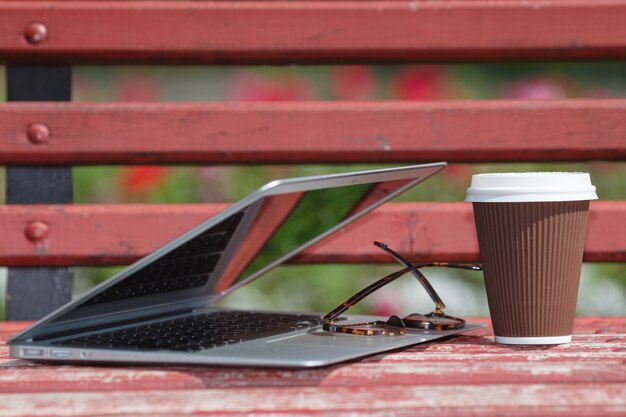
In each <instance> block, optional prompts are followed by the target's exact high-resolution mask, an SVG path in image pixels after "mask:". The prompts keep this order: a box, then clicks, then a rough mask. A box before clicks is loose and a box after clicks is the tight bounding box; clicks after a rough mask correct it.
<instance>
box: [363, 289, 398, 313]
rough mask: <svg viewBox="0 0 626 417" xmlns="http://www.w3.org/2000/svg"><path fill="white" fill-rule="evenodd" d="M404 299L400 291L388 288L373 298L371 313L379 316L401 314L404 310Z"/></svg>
mask: <svg viewBox="0 0 626 417" xmlns="http://www.w3.org/2000/svg"><path fill="white" fill-rule="evenodd" d="M403 307H404V306H403V299H402V293H401V292H400V290H398V289H395V288H388V289H386V290H385V291H383V292H380V293H378V294H375V295H373V296H372V299H371V301H370V302H369V312H368V313H371V314H374V315H377V316H391V315H392V314H399V313H400V311H402V309H403Z"/></svg>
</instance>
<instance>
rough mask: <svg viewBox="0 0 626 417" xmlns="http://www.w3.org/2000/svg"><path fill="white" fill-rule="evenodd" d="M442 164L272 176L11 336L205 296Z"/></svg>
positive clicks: (109, 319) (263, 268) (187, 303)
mask: <svg viewBox="0 0 626 417" xmlns="http://www.w3.org/2000/svg"><path fill="white" fill-rule="evenodd" d="M445 165H446V164H445V163H443V162H442V163H435V164H426V165H416V166H408V167H399V168H389V169H380V170H371V171H359V172H352V173H341V174H330V175H321V176H314V177H299V178H290V179H284V180H276V181H272V182H270V183H268V184H266V185H265V186H263V187H261V188H260V189H259V190H257V191H256V192H254V193H252V194H250V195H248V196H247V197H246V198H244V199H242V200H240V201H239V202H237V203H234V204H233V205H232V206H230V207H229V208H227V209H225V210H224V211H222V212H220V213H218V214H217V215H215V216H213V217H212V218H210V219H209V220H207V221H206V222H204V223H202V224H201V225H199V226H197V227H196V228H194V229H192V230H191V231H189V232H187V233H185V234H184V235H182V236H180V237H179V238H177V239H175V240H173V241H172V242H170V243H168V244H167V245H165V246H163V247H161V248H160V249H158V250H156V251H155V252H153V253H152V254H150V255H148V256H146V257H144V258H142V259H141V260H139V261H137V262H135V263H134V264H133V265H130V266H129V267H128V268H126V269H124V270H123V271H121V272H120V273H118V274H116V275H115V276H113V277H112V278H110V279H109V280H107V281H106V282H104V283H102V284H100V285H99V286H97V287H95V288H94V289H92V290H91V291H89V292H88V293H86V294H85V295H83V296H82V297H80V298H78V299H76V300H74V301H72V302H71V303H69V304H67V305H65V306H63V307H61V308H60V309H58V310H57V311H55V312H53V313H52V314H50V315H49V316H47V317H45V318H44V319H42V320H40V321H39V322H38V323H36V324H35V325H34V326H32V327H31V328H29V329H26V330H25V331H24V332H22V333H21V334H19V335H17V336H16V337H15V338H14V339H13V340H18V339H20V340H24V339H29V338H32V337H36V336H42V335H47V334H51V333H56V332H59V331H63V332H64V331H75V330H77V329H80V328H83V327H90V326H94V325H106V324H107V323H118V322H122V321H127V320H130V321H134V320H137V319H140V318H143V317H152V316H155V315H161V314H163V315H168V314H172V313H174V312H176V311H179V310H181V309H190V308H195V307H200V306H205V305H208V304H211V303H212V302H215V301H217V300H218V299H220V298H221V297H223V296H224V295H226V294H228V293H229V292H231V291H233V290H234V289H236V288H239V287H240V286H242V285H245V284H246V283H248V282H250V281H252V280H254V279H256V278H258V277H260V276H262V275H263V274H265V273H266V272H268V271H269V270H271V269H273V268H275V267H276V266H278V265H280V264H281V263H283V262H285V261H287V260H289V259H291V258H293V257H294V256H296V255H297V254H298V253H300V252H302V251H303V250H305V249H306V248H308V247H310V246H312V245H313V244H315V243H317V242H319V241H320V240H322V239H323V238H325V237H326V236H328V235H330V234H332V233H334V232H335V231H337V230H339V229H341V228H342V227H344V226H345V225H347V224H348V223H350V222H352V221H354V220H356V219H357V218H359V217H361V216H363V215H364V214H366V213H367V212H369V211H371V210H373V209H374V208H376V207H377V206H379V205H381V204H382V203H384V202H385V201H388V200H390V199H392V198H394V197H395V196H397V195H399V194H400V193H402V192H404V191H406V190H407V189H409V188H411V187H413V186H414V185H416V184H418V183H420V182H422V181H424V180H425V179H427V178H428V177H430V176H432V175H433V174H435V173H436V172H438V171H440V170H441V169H443V167H444V166H445ZM374 238H375V236H372V239H374Z"/></svg>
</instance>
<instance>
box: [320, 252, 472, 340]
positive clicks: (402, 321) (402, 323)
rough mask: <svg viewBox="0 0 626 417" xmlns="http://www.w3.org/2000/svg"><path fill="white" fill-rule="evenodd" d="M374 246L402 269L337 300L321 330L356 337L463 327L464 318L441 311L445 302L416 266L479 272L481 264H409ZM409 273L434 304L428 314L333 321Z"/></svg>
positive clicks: (325, 318) (419, 267)
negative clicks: (350, 295)
mask: <svg viewBox="0 0 626 417" xmlns="http://www.w3.org/2000/svg"><path fill="white" fill-rule="evenodd" d="M374 245H375V246H376V247H378V248H380V249H382V250H384V251H385V252H387V253H388V254H390V255H391V256H393V257H394V258H395V259H396V260H397V261H398V262H400V263H401V264H402V265H404V266H406V268H404V269H401V270H399V271H396V272H394V273H391V274H389V275H387V276H384V277H382V278H381V279H379V280H378V281H376V282H374V283H373V284H371V285H369V286H368V287H365V288H364V289H362V290H361V291H359V292H357V293H356V294H354V295H353V296H352V297H350V298H348V299H347V300H346V301H344V302H343V303H341V305H339V306H338V307H337V308H335V309H334V310H333V311H331V312H330V313H328V314H327V315H326V316H324V324H323V325H322V328H323V329H324V330H326V331H328V332H334V333H347V334H353V335H359V336H400V335H403V334H406V332H407V329H421V330H452V329H460V328H462V327H464V326H465V320H463V319H461V318H458V317H452V316H447V315H446V314H445V313H444V311H443V309H444V308H445V307H446V306H445V304H444V303H443V301H442V300H441V297H439V295H438V294H437V292H436V291H435V289H434V288H433V286H432V285H430V282H428V280H427V279H426V277H425V276H424V274H422V272H421V271H420V269H421V268H456V269H467V270H470V271H481V270H482V267H481V265H480V264H463V263H461V264H456V263H450V262H425V263H415V264H412V263H411V262H409V261H407V260H406V259H405V258H403V257H402V256H401V255H400V254H398V253H397V252H396V251H394V250H393V249H391V248H389V246H387V244H385V243H381V242H374ZM409 272H410V273H411V274H412V275H413V276H414V277H415V278H416V279H417V280H418V281H419V283H420V284H422V286H423V287H424V289H425V290H426V292H427V293H428V295H429V296H430V298H431V299H432V300H433V302H434V303H435V310H434V311H433V312H431V313H428V314H417V313H413V314H409V315H408V316H406V317H404V318H400V317H398V316H395V315H394V316H391V317H389V319H387V320H386V321H382V320H377V321H373V322H368V323H357V324H338V323H337V319H338V318H339V316H341V315H342V314H343V313H344V312H345V311H347V310H349V309H351V308H352V307H354V306H355V305H356V303H358V302H359V301H361V300H362V299H364V298H365V297H367V296H368V295H370V294H372V293H373V292H374V291H376V290H378V289H380V288H382V287H384V286H385V285H387V284H389V283H391V282H393V281H395V280H396V279H398V278H400V277H401V276H404V275H405V274H408V273H409Z"/></svg>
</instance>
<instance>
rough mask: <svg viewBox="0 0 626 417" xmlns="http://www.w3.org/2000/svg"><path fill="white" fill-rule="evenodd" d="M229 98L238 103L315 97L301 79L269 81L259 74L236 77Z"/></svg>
mask: <svg viewBox="0 0 626 417" xmlns="http://www.w3.org/2000/svg"><path fill="white" fill-rule="evenodd" d="M229 96H230V97H231V98H232V99H233V100H237V101H294V100H306V99H309V98H312V97H313V93H312V90H311V86H310V85H309V83H308V82H307V81H306V80H304V79H300V78H295V77H288V78H283V79H280V80H275V79H267V78H264V77H261V76H260V75H258V74H253V73H243V74H238V75H235V76H234V77H233V79H232V82H231V87H230V94H229Z"/></svg>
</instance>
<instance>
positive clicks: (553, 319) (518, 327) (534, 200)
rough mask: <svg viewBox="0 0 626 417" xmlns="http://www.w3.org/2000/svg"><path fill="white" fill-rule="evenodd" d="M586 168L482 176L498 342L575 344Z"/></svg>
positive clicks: (483, 245) (476, 183)
mask: <svg viewBox="0 0 626 417" xmlns="http://www.w3.org/2000/svg"><path fill="white" fill-rule="evenodd" d="M597 198H598V197H597V195H596V192H595V187H594V186H593V185H592V184H591V178H590V177H589V174H587V173H569V172H527V173H494V174H478V175H474V176H473V177H472V183H471V186H470V188H468V190H467V198H466V201H470V202H472V203H473V208H474V219H475V221H476V231H477V235H478V244H479V248H480V257H481V262H482V264H483V272H484V276H485V287H486V289H487V299H488V302H489V311H490V314H491V320H492V323H493V329H494V334H495V338H496V342H498V343H505V344H557V343H566V342H569V341H571V335H572V328H573V324H574V317H575V314H576V299H577V296H578V286H579V282H580V271H581V267H582V258H583V250H584V243H585V230H586V225H587V214H588V209H589V200H595V199H597Z"/></svg>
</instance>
